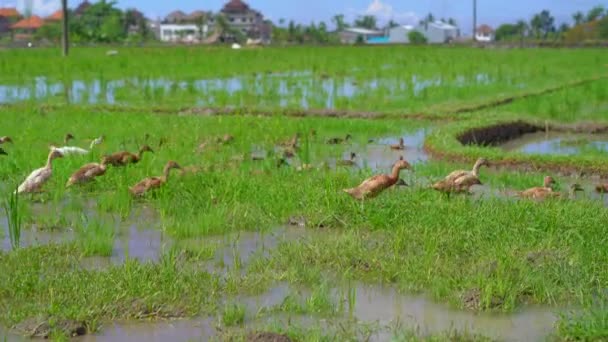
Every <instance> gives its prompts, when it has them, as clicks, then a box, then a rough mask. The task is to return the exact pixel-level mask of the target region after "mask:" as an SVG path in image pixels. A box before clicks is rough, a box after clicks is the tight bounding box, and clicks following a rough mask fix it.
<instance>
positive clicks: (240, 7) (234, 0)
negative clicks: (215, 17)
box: [222, 0, 249, 13]
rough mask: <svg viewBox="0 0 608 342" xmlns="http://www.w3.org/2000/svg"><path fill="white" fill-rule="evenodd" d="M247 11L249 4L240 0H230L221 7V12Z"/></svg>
mask: <svg viewBox="0 0 608 342" xmlns="http://www.w3.org/2000/svg"><path fill="white" fill-rule="evenodd" d="M247 11H249V5H247V4H246V3H245V2H243V1H241V0H230V1H228V2H227V3H226V4H225V5H224V7H223V8H222V12H229V13H239V12H247Z"/></svg>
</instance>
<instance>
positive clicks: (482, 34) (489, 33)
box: [475, 24, 494, 43]
mask: <svg viewBox="0 0 608 342" xmlns="http://www.w3.org/2000/svg"><path fill="white" fill-rule="evenodd" d="M475 40H476V41H478V42H482V43H488V42H492V41H494V29H492V28H491V27H490V26H488V25H485V24H484V25H481V26H479V27H478V28H477V29H476V30H475Z"/></svg>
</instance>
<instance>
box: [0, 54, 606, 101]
mask: <svg viewBox="0 0 608 342" xmlns="http://www.w3.org/2000/svg"><path fill="white" fill-rule="evenodd" d="M118 51H119V54H118V55H117V56H106V55H105V52H106V49H104V48H86V49H76V50H75V51H74V52H73V55H72V58H70V59H67V60H64V59H62V58H61V57H60V56H58V54H57V53H56V51H55V50H44V49H40V50H24V51H2V57H3V58H2V63H0V75H2V76H0V84H3V85H7V86H11V87H13V88H8V89H6V91H4V92H3V93H4V95H3V94H2V93H1V92H0V98H2V96H4V97H6V98H7V100H9V101H11V102H12V101H14V100H19V97H20V96H23V94H28V93H29V94H30V97H31V102H32V103H34V102H38V101H40V100H41V99H45V102H46V103H56V104H59V103H66V102H69V103H92V104H103V103H110V104H113V105H131V106H140V107H141V108H144V109H145V108H149V107H150V106H156V107H164V108H183V107H192V106H211V107H225V106H231V107H232V106H238V107H246V108H264V109H270V110H272V109H277V108H291V109H294V108H317V109H320V108H331V109H351V110H352V109H354V110H371V111H393V112H394V111H397V112H401V113H403V112H407V113H417V112H420V111H423V112H429V113H436V112H442V111H450V110H452V109H454V108H455V107H460V106H466V105H468V104H470V103H477V102H484V101H487V100H492V99H495V98H496V96H495V95H496V94H501V96H509V95H511V96H512V95H519V94H525V93H529V92H534V91H537V90H539V89H545V88H549V87H554V86H556V85H559V84H566V83H570V82H572V81H576V80H581V79H589V78H593V77H597V76H602V75H605V74H607V73H608V70H605V67H604V65H603V63H604V62H603V59H602V51H601V50H599V49H598V50H596V49H584V50H563V51H560V53H559V54H556V53H554V51H551V50H504V51H500V50H488V49H468V48H456V47H454V48H447V47H446V48H436V47H386V48H374V49H369V48H367V49H366V48H352V47H327V48H313V49H310V48H305V49H302V48H290V49H280V48H268V49H255V50H240V51H232V50H229V49H218V48H171V49H168V48H147V49H132V48H123V49H119V50H118ZM142 56H145V58H142ZM167 60H171V61H173V62H172V63H170V64H167V63H166V61H167ZM570 60H577V61H578V62H577V63H576V65H575V66H573V67H572V68H563V64H564V61H570ZM136 61H137V62H136ZM534 61H539V62H534ZM169 75H170V76H169ZM15 87H16V88H15ZM65 89H69V91H67V92H66V91H65ZM0 90H2V89H1V88H0ZM429 104H432V106H431V108H429Z"/></svg>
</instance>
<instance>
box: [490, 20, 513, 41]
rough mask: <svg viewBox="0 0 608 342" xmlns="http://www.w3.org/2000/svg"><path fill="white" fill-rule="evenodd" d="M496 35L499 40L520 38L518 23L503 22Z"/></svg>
mask: <svg viewBox="0 0 608 342" xmlns="http://www.w3.org/2000/svg"><path fill="white" fill-rule="evenodd" d="M495 35H496V40H497V41H501V40H508V39H512V38H519V27H517V24H502V25H500V26H498V28H497V29H496V33H495Z"/></svg>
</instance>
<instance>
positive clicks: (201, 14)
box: [187, 11, 207, 20]
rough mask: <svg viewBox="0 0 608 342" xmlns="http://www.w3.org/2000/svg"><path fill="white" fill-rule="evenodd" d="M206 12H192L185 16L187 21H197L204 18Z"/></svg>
mask: <svg viewBox="0 0 608 342" xmlns="http://www.w3.org/2000/svg"><path fill="white" fill-rule="evenodd" d="M206 17H207V12H205V11H194V12H192V13H190V14H189V15H188V16H187V19H188V20H197V19H200V18H206Z"/></svg>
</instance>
